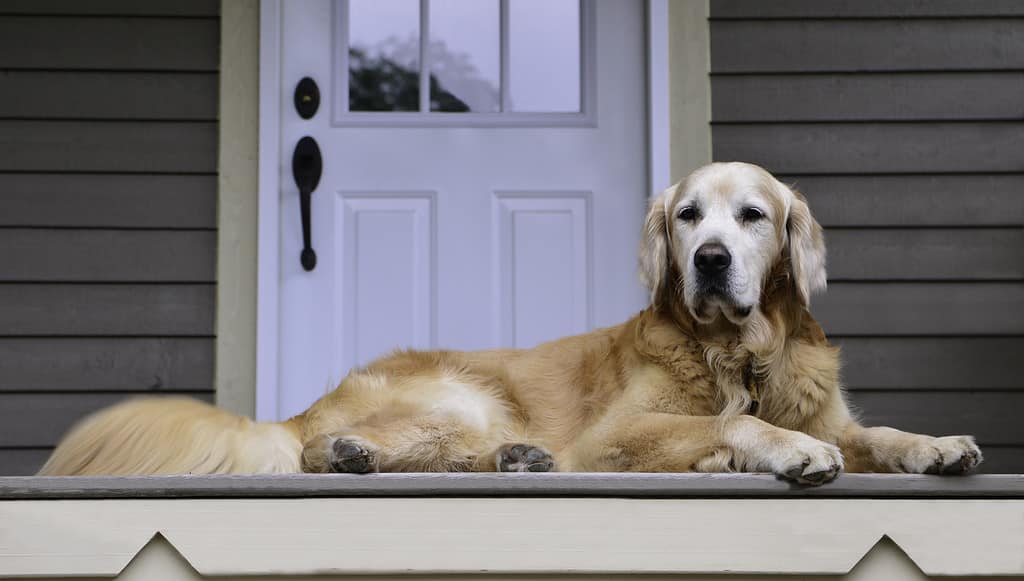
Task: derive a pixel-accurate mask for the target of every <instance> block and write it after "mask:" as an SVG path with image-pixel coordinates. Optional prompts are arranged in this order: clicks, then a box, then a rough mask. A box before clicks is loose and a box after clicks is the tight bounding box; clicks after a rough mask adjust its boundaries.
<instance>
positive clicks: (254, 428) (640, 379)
mask: <svg viewBox="0 0 1024 581" xmlns="http://www.w3.org/2000/svg"><path fill="white" fill-rule="evenodd" d="M748 190H749V191H748ZM740 194H742V195H743V196H747V198H743V199H744V200H748V202H744V203H758V204H761V207H762V210H763V211H764V213H765V220H766V221H760V222H758V223H754V224H747V223H745V222H742V221H738V222H736V223H735V224H733V223H731V222H730V220H731V218H730V217H729V216H731V214H729V211H731V210H729V209H730V208H732V207H733V205H735V204H736V203H739V202H737V200H740V197H738V196H740ZM691 199H692V200H700V201H701V203H703V204H705V206H704V207H706V208H707V209H708V210H707V211H708V212H709V215H710V212H712V211H714V209H715V208H719V207H720V208H724V209H723V210H722V211H721V212H720V215H719V217H718V218H716V220H718V222H714V221H713V220H711V219H710V218H709V219H708V220H707V221H706V224H704V226H707V225H709V224H713V223H714V224H718V225H717V226H715V228H718V230H716V231H715V232H713V233H712V234H708V233H707V232H704V233H703V234H701V232H702V231H701V230H700V228H702V227H703V226H699V225H698V224H696V222H695V223H694V224H692V225H691V224H689V223H684V222H681V221H680V220H679V219H677V217H676V212H677V208H678V205H679V204H683V203H689V202H687V201H686V200H691ZM749 200H754V202H749ZM694 203H696V202H694ZM737 220H739V219H738V218H737ZM710 227H711V226H707V228H710ZM705 235H708V236H713V237H714V240H716V241H724V243H725V244H727V245H728V244H735V245H736V248H737V249H739V248H740V247H743V245H744V244H746V248H748V250H747V252H748V254H749V257H753V258H749V257H748V259H746V260H747V262H746V263H744V264H748V265H752V266H749V268H750V273H753V274H751V276H753V277H755V278H756V281H755V282H756V284H757V285H758V288H757V289H755V296H756V297H757V299H756V304H754V305H742V304H740V302H741V300H740V299H739V298H736V297H739V296H740V295H741V294H742V293H741V292H740V291H736V293H735V296H734V297H733V298H732V299H729V298H728V297H726V298H708V297H698V298H693V299H692V300H689V301H688V300H687V297H688V296H689V295H688V294H687V293H691V292H695V291H691V290H690V289H691V287H689V286H686V285H687V284H690V283H692V282H693V281H692V280H688V278H691V277H692V274H689V272H690V270H691V269H690V267H689V266H688V264H689V262H692V258H691V257H692V254H693V251H694V250H693V248H690V247H689V246H687V245H688V244H689V245H690V246H692V244H691V242H688V241H692V240H695V239H697V238H699V236H705ZM695 237H697V238H695ZM765 249H768V250H770V252H767V253H766V250H765ZM737 252H740V251H739V250H737ZM758 253H761V254H763V255H764V256H766V257H767V258H765V259H761V258H757V257H758V256H761V254H758ZM739 258H740V257H739V255H738V259H739ZM758 261H760V262H758ZM736 268H737V269H739V268H740V266H737V267H736ZM744 268H747V267H744ZM641 271H642V275H643V278H644V280H645V282H646V284H647V285H648V286H649V288H650V290H651V298H652V302H651V306H650V307H648V308H647V309H645V310H644V311H642V312H640V313H639V314H637V315H636V316H634V317H633V318H631V319H630V320H628V321H626V322H625V323H623V324H621V325H618V326H615V327H610V328H605V329H599V330H596V331H593V332H590V333H587V334H584V335H579V336H574V337H567V338H564V339H560V340H557V341H552V342H550V343H545V344H542V345H539V346H537V347H535V348H533V349H525V350H493V351H481V352H455V351H434V352H415V351H400V352H396V353H394V354H392V355H390V356H387V357H384V358H382V359H380V360H378V361H376V362H374V363H372V364H370V365H369V366H367V367H366V368H363V369H358V370H354V371H352V372H351V373H350V374H349V375H348V377H346V378H345V379H344V380H343V381H342V383H341V385H340V386H339V387H338V389H336V390H335V391H333V392H331V393H329V394H327V395H325V396H324V397H323V398H321V399H320V400H319V401H317V402H316V403H314V404H313V405H312V406H311V407H310V408H309V409H308V410H307V411H306V412H305V413H303V414H301V415H299V416H296V417H294V418H292V419H290V420H288V421H286V422H281V423H266V424H255V423H253V422H250V421H249V420H247V419H244V418H239V417H236V416H233V415H231V414H227V413H225V412H223V411H220V410H217V409H215V408H213V407H212V406H208V405H205V404H201V403H197V402H195V401H192V400H187V399H150V400H138V401H132V402H128V403H124V404H120V405H118V406H115V407H113V408H110V409H107V410H103V411H101V412H98V413H97V414H95V415H93V416H91V417H89V418H87V419H85V420H84V421H83V422H81V423H80V424H79V425H78V426H76V427H75V428H74V429H73V430H72V431H71V432H70V433H69V434H68V435H67V436H66V437H65V438H64V440H63V442H62V443H61V444H60V446H59V447H58V448H57V450H56V451H55V452H54V454H53V455H52V457H51V458H50V460H49V461H48V462H47V463H46V465H45V466H44V467H43V469H42V471H41V472H40V474H47V475H56V474H169V473H275V472H277V473H281V472H298V471H300V470H301V471H306V472H370V471H387V472H397V471H494V470H519V471H526V470H548V469H557V470H568V471H641V472H666V471H671V472H687V471H705V472H725V471H770V472H774V473H776V474H779V475H780V476H783V477H786V478H790V479H793V480H796V481H799V482H803V483H809V484H820V483H823V482H827V481H829V480H831V479H832V478H834V477H835V475H836V474H837V472H838V471H839V470H840V469H842V468H843V466H844V463H845V469H846V470H849V471H874V472H931V473H962V472H966V471H968V470H970V469H972V468H973V467H974V466H975V465H976V464H977V463H978V462H980V461H981V454H980V451H979V450H978V449H977V447H976V446H975V445H974V442H973V439H972V438H970V437H967V436H951V437H945V438H932V437H930V436H922V435H917V434H909V433H905V432H900V431H898V430H894V429H891V428H865V427H862V426H860V425H859V424H858V422H857V421H856V420H855V419H854V418H853V417H852V415H851V413H850V411H849V409H848V406H847V404H846V401H845V398H844V394H843V390H842V389H841V386H840V383H839V353H838V349H836V348H835V347H832V346H830V345H829V343H828V341H827V340H826V338H825V335H824V333H823V332H822V330H821V328H820V327H819V326H818V324H817V323H816V322H815V321H814V319H813V318H812V317H811V315H810V312H809V311H808V308H807V305H808V301H809V297H810V295H811V293H812V292H814V291H815V290H818V289H820V288H822V287H823V286H824V284H825V271H824V241H823V237H822V231H821V227H820V226H819V225H818V224H817V222H815V221H814V219H813V218H812V217H811V214H810V212H809V210H808V208H807V204H806V202H805V201H804V199H803V197H802V196H800V195H799V194H798V193H796V192H793V191H792V190H790V189H789V188H787V187H785V186H784V185H782V184H781V183H779V182H778V181H776V180H775V179H774V178H773V177H771V176H770V175H769V174H768V173H767V172H765V171H764V170H761V169H760V168H757V167H756V166H751V165H748V164H712V165H711V166H707V167H705V168H702V169H700V170H698V171H697V172H695V173H694V174H693V175H691V176H690V177H689V178H687V180H685V181H684V182H682V183H680V184H677V185H676V186H674V187H673V188H670V189H669V190H666V192H664V193H662V195H661V196H660V197H659V198H657V199H655V200H654V202H653V203H652V205H651V210H650V213H649V215H648V218H647V223H646V225H645V229H644V240H643V244H642V248H641ZM748 274H749V273H748ZM695 296H696V295H695ZM751 382H753V383H751ZM751 385H753V386H754V388H755V389H756V395H757V399H758V408H757V410H756V415H751V414H748V413H746V412H747V411H748V410H749V409H750V406H751V403H752V400H753V396H752V393H753V392H752V390H751Z"/></svg>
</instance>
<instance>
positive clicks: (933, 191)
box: [779, 93, 1024, 228]
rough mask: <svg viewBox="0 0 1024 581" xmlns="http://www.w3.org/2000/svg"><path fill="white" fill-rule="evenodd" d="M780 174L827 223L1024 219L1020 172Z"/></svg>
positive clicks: (1006, 222) (1004, 222)
mask: <svg viewBox="0 0 1024 581" xmlns="http://www.w3.org/2000/svg"><path fill="white" fill-rule="evenodd" d="M1022 94H1024V93H1022ZM779 177H780V179H782V180H783V181H784V182H786V183H789V184H791V185H793V186H794V187H796V188H797V189H798V190H800V191H801V192H803V193H804V194H805V195H806V196H807V199H808V201H809V203H810V204H811V207H812V208H813V209H814V216H815V218H817V219H818V221H819V222H821V224H822V225H823V226H826V227H829V226H861V227H871V226H907V227H920V226H956V227H964V226H1004V227H1006V226H1009V227H1014V228H1019V227H1020V225H1021V224H1024V175H1016V174H1014V175H859V176H850V175H845V176H836V175H824V176H785V175H782V176H779Z"/></svg>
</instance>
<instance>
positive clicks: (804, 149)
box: [712, 26, 1024, 174]
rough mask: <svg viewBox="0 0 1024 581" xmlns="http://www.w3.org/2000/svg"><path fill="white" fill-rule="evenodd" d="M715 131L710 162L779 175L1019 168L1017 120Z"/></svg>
mask: <svg viewBox="0 0 1024 581" xmlns="http://www.w3.org/2000/svg"><path fill="white" fill-rule="evenodd" d="M1021 30H1022V31H1024V26H1021ZM713 131H714V133H713V136H714V137H713V142H712V151H713V155H714V157H715V159H719V160H723V161H724V160H743V161H749V162H752V163H756V164H758V165H762V166H764V167H766V168H768V169H770V170H771V171H773V172H775V173H780V174H831V173H845V174H860V173H869V174H884V173H965V172H966V173H989V172H1024V123H1020V122H1001V123H980V122H957V123H924V122H915V123H778V124H728V125H719V126H716V127H715V128H714V130H713Z"/></svg>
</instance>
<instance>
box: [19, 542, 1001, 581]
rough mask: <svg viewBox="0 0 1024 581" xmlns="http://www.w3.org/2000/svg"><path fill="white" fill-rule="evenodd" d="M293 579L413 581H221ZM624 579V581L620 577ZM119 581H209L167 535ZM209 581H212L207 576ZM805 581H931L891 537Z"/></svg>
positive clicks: (226, 579)
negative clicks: (839, 568) (841, 567)
mask: <svg viewBox="0 0 1024 581" xmlns="http://www.w3.org/2000/svg"><path fill="white" fill-rule="evenodd" d="M566 577H568V574H551V575H534V576H531V578H532V579H534V580H536V581H546V580H548V579H556V578H566ZM285 578H287V579H289V580H291V581H296V580H301V581H403V580H405V579H408V576H407V575H406V576H399V575H315V576H302V577H295V576H291V575H289V576H287V577H284V576H279V575H272V576H266V575H260V576H256V577H253V576H237V575H227V576H218V577H217V579H218V581H265V580H268V579H285ZM451 578H452V576H449V575H422V574H421V575H417V579H421V580H430V581H434V580H439V579H451ZM569 578H571V579H573V580H574V581H604V580H606V579H608V577H607V576H603V575H581V574H578V573H572V574H571V577H569ZM616 578H618V579H621V578H622V577H621V576H619V577H616ZM643 578H644V580H645V581H779V580H780V579H793V578H794V576H790V575H784V574H783V575H756V574H755V575H746V574H741V575H730V574H710V575H703V574H698V575H687V574H683V575H672V576H668V575H644V577H643ZM981 578H982V577H980V576H972V577H960V576H958V577H957V580H958V581H971V580H972V579H981ZM1001 578H1002V579H1020V577H1017V576H1015V577H1009V578H1008V577H1001ZM36 579H37V580H38V581H52V580H54V579H59V577H45V578H43V577H37V578H36ZM117 579H118V581H153V580H157V581H164V580H167V581H186V580H193V581H200V580H201V579H204V577H203V576H201V575H199V573H197V572H196V570H195V569H193V568H192V566H191V565H189V563H188V561H187V560H185V558H184V557H182V555H181V553H179V552H178V551H177V549H175V548H174V546H172V545H171V544H170V543H169V542H167V540H166V539H165V538H163V536H160V535H158V536H155V537H153V539H152V540H151V541H150V542H149V543H147V544H146V546H145V547H143V548H142V550H141V551H139V553H138V554H136V555H135V557H134V558H133V559H132V561H131V563H129V564H128V566H127V567H125V569H124V570H123V571H122V572H121V574H120V575H118V577H117ZM207 579H208V577H207ZM487 579H488V581H517V580H519V579H521V577H515V576H510V575H495V574H493V573H492V574H488V575H487ZM798 579H799V580H800V581H839V580H840V579H842V580H844V581H877V580H879V579H884V580H886V581H923V580H925V579H928V577H927V576H926V575H925V574H924V573H922V572H921V570H920V569H919V568H918V567H917V565H915V564H914V562H913V561H912V560H910V558H909V557H907V555H906V553H904V552H903V551H902V549H900V548H899V546H897V545H896V544H895V543H893V542H892V541H891V540H889V539H888V538H885V539H882V540H881V541H879V542H878V543H877V544H875V546H874V547H873V548H872V549H871V550H870V551H868V553H867V554H866V555H864V557H863V558H862V559H861V561H860V562H859V563H857V565H856V566H855V567H854V568H853V569H852V570H851V571H850V572H849V573H848V574H846V575H843V576H842V577H836V576H833V575H813V576H805V575H800V576H799V577H798Z"/></svg>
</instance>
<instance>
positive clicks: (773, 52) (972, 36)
mask: <svg viewBox="0 0 1024 581" xmlns="http://www.w3.org/2000/svg"><path fill="white" fill-rule="evenodd" d="M1021 22H1022V20H1021V19H1018V18H989V19H967V20H963V19H892V20H877V21H863V20H720V21H713V22H712V23H711V70H712V72H714V73H733V74H735V73H768V72H771V73H786V72H837V71H849V72H861V71H944V70H976V69H984V70H1019V69H1024V26H1022V25H1021Z"/></svg>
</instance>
